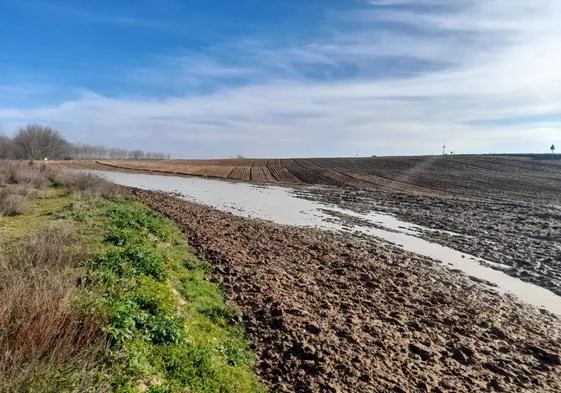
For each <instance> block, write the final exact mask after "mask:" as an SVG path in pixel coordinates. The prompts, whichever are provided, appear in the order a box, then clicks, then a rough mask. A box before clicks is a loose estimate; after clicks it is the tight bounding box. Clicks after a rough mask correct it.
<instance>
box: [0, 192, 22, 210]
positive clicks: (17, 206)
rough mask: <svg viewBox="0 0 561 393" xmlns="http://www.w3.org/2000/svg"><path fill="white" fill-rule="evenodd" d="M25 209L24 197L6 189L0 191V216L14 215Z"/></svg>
mask: <svg viewBox="0 0 561 393" xmlns="http://www.w3.org/2000/svg"><path fill="white" fill-rule="evenodd" d="M26 209H27V203H26V200H25V197H24V196H22V195H18V194H11V193H9V192H8V190H2V191H0V216H15V215H16V214H21V213H23V212H24V211H25V210H26Z"/></svg>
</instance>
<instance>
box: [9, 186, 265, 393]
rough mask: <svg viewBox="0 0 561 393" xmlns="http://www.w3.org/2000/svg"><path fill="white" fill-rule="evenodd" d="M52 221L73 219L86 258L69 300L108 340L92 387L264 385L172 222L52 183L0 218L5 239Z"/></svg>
mask: <svg viewBox="0 0 561 393" xmlns="http://www.w3.org/2000/svg"><path fill="white" fill-rule="evenodd" d="M53 220H65V221H72V222H73V223H74V225H75V228H76V231H77V234H78V235H79V239H80V245H81V246H82V247H86V248H87V249H88V252H87V253H85V255H90V257H88V258H87V259H86V260H84V261H83V262H82V264H81V266H78V267H77V270H78V271H79V272H80V275H81V278H80V282H81V283H83V284H82V285H81V286H80V287H79V289H78V290H77V291H76V292H77V294H76V296H75V306H76V307H77V308H78V309H80V311H81V313H82V314H83V315H84V316H87V315H89V316H91V315H95V316H96V318H99V320H100V321H101V325H102V329H103V332H104V333H105V334H106V336H107V337H108V340H109V345H108V348H107V349H106V350H105V351H104V352H103V353H102V354H100V355H99V356H102V357H103V359H102V361H103V364H104V366H103V367H102V371H100V372H99V375H98V376H97V377H96V378H94V379H93V380H92V381H90V382H88V384H89V386H90V387H91V391H92V392H93V391H97V390H96V386H110V390H111V391H113V392H117V393H136V392H138V393H141V392H148V393H180V392H209V393H210V392H223V393H228V392H236V393H245V392H248V393H249V392H264V391H265V390H264V388H263V387H262V386H261V384H260V383H259V381H258V380H257V378H256V376H255V374H254V364H255V357H254V355H253V354H252V352H251V351H250V349H249V342H248V340H247V338H246V337H245V334H244V331H243V328H242V326H240V325H239V324H237V323H236V320H238V318H237V315H236V312H235V310H233V309H231V308H230V307H228V306H227V305H226V303H225V300H224V297H223V296H222V294H221V291H220V288H219V286H217V285H216V284H213V283H212V282H210V281H209V276H210V271H211V269H210V266H209V265H208V263H206V262H204V261H201V260H200V259H198V258H197V257H196V256H195V255H194V250H193V249H192V248H191V247H190V246H189V245H188V244H187V243H186V241H185V240H184V238H183V236H182V234H181V232H180V231H179V230H178V228H177V227H176V226H175V225H174V224H173V223H172V222H171V221H169V220H167V219H166V218H164V217H162V216H160V215H158V214H155V213H154V212H153V211H151V210H150V209H149V208H147V207H146V206H144V205H142V204H140V203H138V202H135V201H132V200H128V199H124V198H119V199H112V200H109V199H103V198H94V197H81V198H77V197H76V196H72V195H69V194H68V193H66V192H64V191H62V190H60V189H56V188H52V189H50V190H49V191H48V192H47V193H45V194H44V196H43V198H41V199H38V200H36V201H35V205H34V207H33V208H32V209H30V210H29V211H28V212H26V213H25V214H24V215H21V216H15V217H10V218H5V219H4V218H3V219H2V222H1V224H2V232H0V235H1V236H2V238H3V240H6V239H8V240H9V239H11V238H12V237H16V236H20V235H21V234H23V233H25V232H26V231H29V229H30V228H31V227H38V226H40V225H42V224H44V223H46V222H49V221H53ZM65 372H66V371H65ZM72 372H74V373H79V370H72V369H70V370H69V371H68V373H72ZM70 379H72V378H70ZM45 386H46V387H45V389H47V385H45ZM47 390H48V389H47ZM37 391H38V392H42V391H43V389H40V390H37ZM45 391H46V390H45ZM57 391H60V392H66V391H67V392H71V391H74V390H73V389H72V387H71V386H66V385H64V384H62V385H61V386H57Z"/></svg>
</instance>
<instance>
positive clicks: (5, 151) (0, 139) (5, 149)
mask: <svg viewBox="0 0 561 393" xmlns="http://www.w3.org/2000/svg"><path fill="white" fill-rule="evenodd" d="M10 158H15V148H14V142H13V141H12V140H11V139H10V138H8V137H7V136H5V135H0V159H10Z"/></svg>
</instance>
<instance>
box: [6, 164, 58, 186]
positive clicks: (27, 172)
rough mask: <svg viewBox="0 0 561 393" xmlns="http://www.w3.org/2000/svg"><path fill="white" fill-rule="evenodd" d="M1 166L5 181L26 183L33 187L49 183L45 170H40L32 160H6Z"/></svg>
mask: <svg viewBox="0 0 561 393" xmlns="http://www.w3.org/2000/svg"><path fill="white" fill-rule="evenodd" d="M3 166H5V168H4V169H3V173H4V175H3V176H4V178H5V181H6V182H7V183H11V184H27V185H30V186H32V187H35V188H44V187H47V186H48V185H50V184H51V182H50V180H49V177H48V176H47V175H48V174H47V172H46V170H41V168H40V167H39V166H37V165H35V164H33V163H32V162H29V163H24V162H21V161H8V162H7V163H4V164H3Z"/></svg>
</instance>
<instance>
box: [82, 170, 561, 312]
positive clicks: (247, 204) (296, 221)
mask: <svg viewBox="0 0 561 393" xmlns="http://www.w3.org/2000/svg"><path fill="white" fill-rule="evenodd" d="M89 172H92V173H96V174H98V175H100V176H103V177H104V178H106V179H107V180H109V181H111V182H114V183H116V184H121V185H124V186H129V187H136V188H141V189H146V190H156V191H163V192H171V193H176V194H179V195H181V197H182V198H183V199H185V200H188V201H191V202H196V203H200V204H203V205H207V206H211V207H214V208H216V209H218V210H222V211H225V212H230V213H233V214H236V215H239V216H243V217H248V218H258V219H263V220H268V221H273V222H275V223H278V224H284V225H293V226H308V227H315V228H319V229H323V230H335V231H342V230H344V229H345V228H344V227H343V224H342V223H340V222H337V221H336V220H334V219H333V216H331V215H329V214H327V213H326V211H329V210H331V211H333V212H335V213H338V214H344V215H347V216H352V217H356V218H359V219H360V221H358V223H357V224H354V226H353V228H352V230H353V231H358V232H361V233H364V234H367V235H370V236H375V237H378V238H380V239H383V240H385V241H388V242H391V243H393V244H396V245H398V246H400V247H402V248H403V249H405V250H407V251H410V252H414V253H416V254H419V255H424V256H427V257H430V258H433V259H436V260H439V261H442V262H444V263H446V264H448V265H450V266H452V267H453V268H455V269H459V270H461V271H463V272H464V273H466V274H468V275H470V276H472V277H476V278H478V279H481V280H485V281H488V282H490V283H493V284H495V285H496V286H497V288H496V290H498V291H499V292H503V293H510V294H512V295H514V296H516V297H518V298H519V299H520V300H522V301H524V302H526V303H529V304H532V305H534V306H538V307H542V308H545V309H547V310H549V311H551V312H554V313H556V314H559V315H561V297H560V296H557V295H555V294H554V293H553V292H551V291H549V290H547V289H544V288H541V287H539V286H537V285H534V284H530V283H526V282H523V281H521V280H519V279H517V278H515V277H511V276H509V275H507V274H505V273H503V272H501V271H497V270H493V269H491V268H489V267H486V266H483V265H482V264H481V263H483V262H485V263H488V264H492V263H491V262H489V261H485V260H483V259H480V258H476V257H473V256H471V255H468V254H465V253H462V252H459V251H456V250H453V249H451V248H449V247H445V246H441V245H439V244H436V243H432V242H430V241H427V240H424V239H421V238H420V237H418V236H417V235H418V233H419V231H420V230H431V229H428V228H426V227H422V226H419V225H413V224H410V223H407V222H404V221H401V220H398V219H397V218H395V217H393V216H390V215H386V214H380V213H372V212H371V213H367V214H359V213H355V212H352V211H350V210H345V209H341V208H338V207H335V206H330V205H328V204H323V203H320V202H315V201H309V200H306V199H301V198H298V196H297V195H296V193H294V192H293V189H291V188H285V187H278V186H256V185H252V184H248V183H240V182H228V181H224V180H213V179H207V178H200V177H178V176H164V175H147V174H136V173H123V172H106V171H89ZM361 222H362V223H364V225H361ZM368 224H374V225H375V226H376V227H372V225H368Z"/></svg>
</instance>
